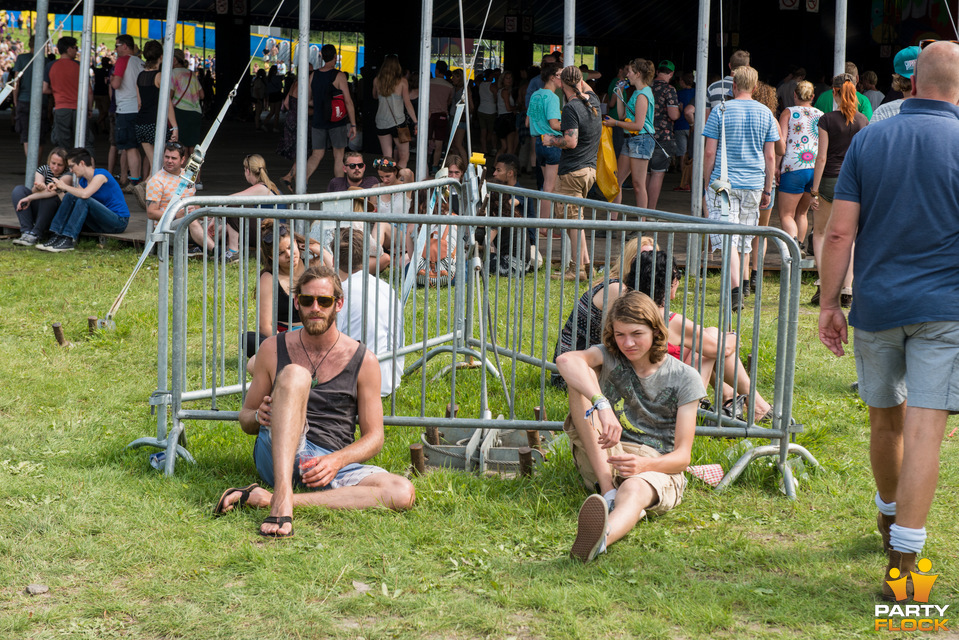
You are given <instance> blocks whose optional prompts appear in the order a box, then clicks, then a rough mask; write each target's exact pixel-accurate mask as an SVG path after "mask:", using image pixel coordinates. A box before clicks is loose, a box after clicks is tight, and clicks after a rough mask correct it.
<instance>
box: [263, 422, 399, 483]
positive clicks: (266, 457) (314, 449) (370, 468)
mask: <svg viewBox="0 0 959 640" xmlns="http://www.w3.org/2000/svg"><path fill="white" fill-rule="evenodd" d="M330 453H333V452H332V451H331V450H329V449H324V448H323V447H321V446H319V445H318V444H315V443H313V442H310V441H309V440H306V441H305V442H304V443H303V448H302V449H301V450H300V452H299V453H297V454H296V460H294V462H293V483H294V484H295V485H296V486H298V487H302V488H305V489H307V490H309V491H328V490H330V489H341V488H343V487H352V486H355V485H357V484H359V483H360V481H361V480H363V479H364V478H368V477H369V476H371V475H373V474H374V473H386V469H383V468H381V467H377V466H374V465H371V464H359V463H356V462H351V463H350V464H348V465H346V466H345V467H343V468H342V469H340V470H339V472H338V473H337V474H336V477H335V478H334V479H333V481H332V482H330V484H328V485H327V486H325V487H306V485H304V484H303V483H302V478H301V477H300V464H299V462H300V456H310V457H312V456H325V455H329V454H330ZM253 461H254V462H255V463H256V470H257V473H259V474H260V479H261V480H263V482H265V483H266V484H268V485H270V486H275V477H274V475H273V434H272V432H271V431H270V430H269V429H267V428H264V427H260V433H259V435H257V437H256V442H255V443H254V445H253Z"/></svg>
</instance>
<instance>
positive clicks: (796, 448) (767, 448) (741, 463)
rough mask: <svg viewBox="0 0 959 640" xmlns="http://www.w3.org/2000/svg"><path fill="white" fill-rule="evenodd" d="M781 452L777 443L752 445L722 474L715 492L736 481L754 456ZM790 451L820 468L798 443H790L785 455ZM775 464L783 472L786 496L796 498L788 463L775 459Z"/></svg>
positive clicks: (719, 491)
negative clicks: (759, 445)
mask: <svg viewBox="0 0 959 640" xmlns="http://www.w3.org/2000/svg"><path fill="white" fill-rule="evenodd" d="M780 453H781V448H780V446H779V445H778V444H767V445H763V446H761V447H753V448H752V449H750V450H749V451H747V452H746V453H744V454H743V455H742V456H741V457H740V458H739V460H737V461H736V464H734V465H733V466H732V468H731V469H730V470H729V471H728V472H727V473H726V475H725V476H723V479H722V480H721V481H720V483H719V484H718V485H716V489H715V491H716V493H722V492H723V491H725V490H726V488H727V487H729V485H731V484H732V483H733V482H735V481H736V479H737V478H738V477H739V476H740V475H742V472H743V471H745V470H746V467H747V466H749V463H750V462H752V461H753V460H755V459H756V458H763V457H766V456H777V457H778V456H779V455H780ZM790 453H795V454H797V455H799V456H802V457H803V458H805V459H806V460H808V461H809V462H810V463H811V464H812V465H813V466H815V467H816V468H817V469H818V468H821V467H820V465H819V462H817V461H816V458H815V457H813V455H812V454H811V453H809V451H808V450H806V448H805V447H802V446H800V445H798V444H792V443H790V444H789V446H788V447H787V456H788V454H790ZM776 466H777V467H779V471H780V473H782V474H783V484H784V487H785V489H786V497H788V498H789V499H790V500H795V499H796V492H795V485H794V484H793V477H792V470H791V469H790V468H789V465H788V464H785V463H781V462H779V461H778V460H777V461H776Z"/></svg>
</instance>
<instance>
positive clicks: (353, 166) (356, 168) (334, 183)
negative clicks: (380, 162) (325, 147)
mask: <svg viewBox="0 0 959 640" xmlns="http://www.w3.org/2000/svg"><path fill="white" fill-rule="evenodd" d="M379 184H380V181H379V180H377V179H376V178H375V177H373V176H367V175H366V163H365V162H363V154H362V153H360V152H359V151H347V152H346V157H345V158H343V175H342V176H340V177H339V178H333V179H332V180H330V184H329V185H327V187H326V192H327V193H333V192H334V191H348V190H349V189H350V187H354V188H359V189H372V188H373V187H376V186H379Z"/></svg>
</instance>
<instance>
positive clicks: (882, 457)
mask: <svg viewBox="0 0 959 640" xmlns="http://www.w3.org/2000/svg"><path fill="white" fill-rule="evenodd" d="M905 420H906V403H905V402H903V403H902V404H900V405H899V406H897V407H889V408H883V409H880V408H877V407H869V425H870V437H869V462H870V463H871V464H872V477H873V478H874V479H875V481H876V489H877V490H878V491H879V497H880V498H882V501H883V502H887V503H891V502H895V501H896V494H897V493H898V490H899V476H900V473H901V468H902V427H903V423H904V422H905ZM937 451H938V449H937ZM897 515H898V514H897Z"/></svg>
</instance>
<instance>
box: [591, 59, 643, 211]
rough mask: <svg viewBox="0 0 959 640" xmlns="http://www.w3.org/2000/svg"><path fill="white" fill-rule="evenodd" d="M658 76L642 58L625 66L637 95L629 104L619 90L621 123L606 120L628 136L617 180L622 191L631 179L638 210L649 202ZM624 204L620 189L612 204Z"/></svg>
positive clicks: (617, 103) (618, 99)
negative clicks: (653, 85)
mask: <svg viewBox="0 0 959 640" xmlns="http://www.w3.org/2000/svg"><path fill="white" fill-rule="evenodd" d="M655 72H656V69H655V67H654V66H653V63H652V62H651V61H649V60H644V59H643V58H636V59H635V60H633V61H632V62H630V63H629V64H628V65H626V80H627V82H628V83H629V84H630V86H632V87H633V88H634V89H635V91H634V92H633V94H632V96H631V97H630V98H629V99H628V100H627V99H626V98H625V97H624V96H623V93H622V89H623V88H622V87H619V88H618V90H617V91H616V110H617V115H619V116H620V117H621V118H622V120H616V119H614V118H612V117H609V116H607V117H606V118H605V119H604V120H603V124H604V125H605V126H607V127H619V128H621V129H623V133H624V134H625V135H626V142H625V143H624V144H623V150H622V151H621V152H620V154H619V158H618V159H617V162H616V178H617V179H618V180H619V186H620V187H622V186H623V183H624V182H626V178H627V176H632V179H633V193H634V194H635V195H636V206H637V207H643V208H645V207H646V205H647V203H648V201H649V199H648V197H647V194H646V169H647V167H649V159H650V158H652V157H653V149H654V148H655V145H656V141H655V139H654V138H653V131H654V129H653V109H654V106H655V101H654V98H653V90H652V89H651V88H650V86H649V85H650V83H652V81H653V76H654V74H655ZM622 201H623V192H622V189H620V192H619V194H617V195H616V198H615V199H614V200H613V202H615V203H616V204H619V203H620V202H622Z"/></svg>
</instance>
